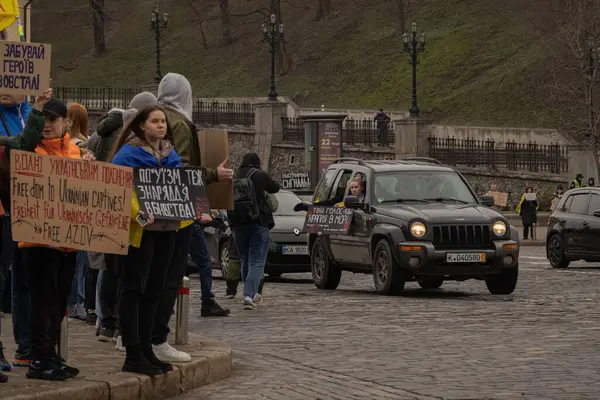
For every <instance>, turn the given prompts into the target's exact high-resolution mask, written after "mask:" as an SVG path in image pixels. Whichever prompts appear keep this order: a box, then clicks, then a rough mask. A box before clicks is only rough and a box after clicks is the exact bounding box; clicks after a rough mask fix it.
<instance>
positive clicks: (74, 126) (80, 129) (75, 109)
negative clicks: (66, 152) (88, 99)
mask: <svg viewBox="0 0 600 400" xmlns="http://www.w3.org/2000/svg"><path fill="white" fill-rule="evenodd" d="M67 119H68V120H70V121H71V128H70V132H69V133H70V134H71V139H81V140H87V139H88V137H89V133H88V112H87V109H86V108H85V106H84V105H82V104H79V103H73V104H71V105H70V106H69V107H68V108H67Z"/></svg>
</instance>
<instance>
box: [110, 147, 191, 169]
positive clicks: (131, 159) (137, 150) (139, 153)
mask: <svg viewBox="0 0 600 400" xmlns="http://www.w3.org/2000/svg"><path fill="white" fill-rule="evenodd" d="M111 163H113V164H117V165H122V166H125V167H133V168H135V167H167V168H179V167H181V157H179V154H177V152H176V151H175V148H174V147H173V148H171V151H170V152H169V154H167V155H166V156H164V158H163V159H162V160H161V162H160V164H159V162H158V160H157V159H156V157H155V156H154V155H152V154H150V153H148V152H147V151H146V150H144V149H143V146H133V145H131V144H124V145H123V146H122V147H121V148H120V149H119V151H118V152H117V154H115V156H114V157H113V159H112V161H111Z"/></svg>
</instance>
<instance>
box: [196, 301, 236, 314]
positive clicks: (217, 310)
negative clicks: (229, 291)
mask: <svg viewBox="0 0 600 400" xmlns="http://www.w3.org/2000/svg"><path fill="white" fill-rule="evenodd" d="M229 314H231V310H230V309H229V308H223V307H221V306H220V305H219V304H218V303H217V302H216V301H214V300H211V301H209V302H207V303H206V304H202V308H201V309H200V315H201V316H202V317H226V316H228V315H229Z"/></svg>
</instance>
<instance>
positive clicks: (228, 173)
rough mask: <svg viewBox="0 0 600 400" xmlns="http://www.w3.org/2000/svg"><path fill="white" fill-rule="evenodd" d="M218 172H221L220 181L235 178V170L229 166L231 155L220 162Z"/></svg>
mask: <svg viewBox="0 0 600 400" xmlns="http://www.w3.org/2000/svg"><path fill="white" fill-rule="evenodd" d="M217 172H218V174H219V182H224V181H230V180H232V179H233V170H232V169H231V168H229V157H227V158H226V159H225V160H224V161H223V162H222V163H221V164H219V166H218V167H217Z"/></svg>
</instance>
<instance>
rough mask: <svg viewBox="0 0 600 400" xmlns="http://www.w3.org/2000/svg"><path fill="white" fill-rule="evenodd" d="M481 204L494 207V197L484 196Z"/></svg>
mask: <svg viewBox="0 0 600 400" xmlns="http://www.w3.org/2000/svg"><path fill="white" fill-rule="evenodd" d="M481 204H483V205H484V206H486V207H492V206H493V205H494V196H489V195H488V196H482V197H481Z"/></svg>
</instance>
